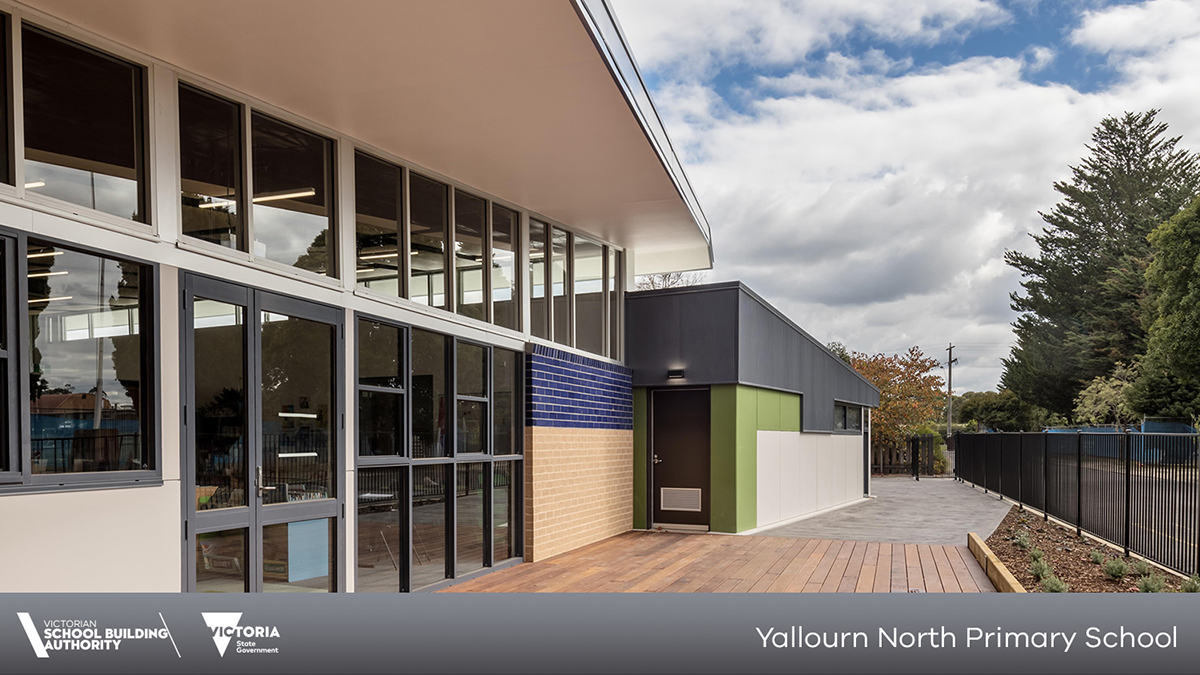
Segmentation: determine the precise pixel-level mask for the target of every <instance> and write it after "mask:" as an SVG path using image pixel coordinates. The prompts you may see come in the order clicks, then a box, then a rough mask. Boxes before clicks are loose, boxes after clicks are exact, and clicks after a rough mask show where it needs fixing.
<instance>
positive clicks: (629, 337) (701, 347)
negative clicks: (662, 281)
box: [625, 284, 739, 387]
mask: <svg viewBox="0 0 1200 675" xmlns="http://www.w3.org/2000/svg"><path fill="white" fill-rule="evenodd" d="M738 297H739V292H738V287H737V285H732V286H730V285H728V284H710V285H707V286H692V287H688V288H672V289H664V290H661V291H639V292H636V293H628V294H626V301H625V330H626V333H625V363H626V365H627V366H628V367H630V368H631V369H633V386H635V387H662V386H674V385H679V386H696V385H699V384H732V383H735V382H737V334H738V329H737V326H738ZM674 369H682V370H683V371H684V378H683V379H676V380H669V379H667V371H668V370H674Z"/></svg>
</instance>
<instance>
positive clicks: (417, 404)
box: [411, 328, 451, 459]
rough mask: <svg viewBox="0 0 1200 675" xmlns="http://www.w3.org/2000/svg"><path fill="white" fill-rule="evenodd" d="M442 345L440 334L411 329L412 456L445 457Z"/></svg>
mask: <svg viewBox="0 0 1200 675" xmlns="http://www.w3.org/2000/svg"><path fill="white" fill-rule="evenodd" d="M446 342H447V339H446V337H445V336H443V335H439V334H437V333H430V332H429V331H424V330H420V329H417V328H414V329H413V330H412V384H411V387H412V392H411V396H412V427H413V428H412V456H413V457H415V458H418V459H421V458H426V457H446V456H447V455H448V454H449V452H448V449H447V447H446V441H447V436H446V431H447V426H446V425H447V415H448V414H449V413H450V412H451V411H450V410H448V409H447V403H448V401H447V396H448V392H447V390H446V361H447V359H446V352H447V349H446Z"/></svg>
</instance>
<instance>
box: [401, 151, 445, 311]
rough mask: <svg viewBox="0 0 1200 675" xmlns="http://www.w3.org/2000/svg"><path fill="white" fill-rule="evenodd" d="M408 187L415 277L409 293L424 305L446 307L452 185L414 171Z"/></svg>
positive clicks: (411, 256) (411, 260) (410, 259)
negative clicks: (447, 235)
mask: <svg viewBox="0 0 1200 675" xmlns="http://www.w3.org/2000/svg"><path fill="white" fill-rule="evenodd" d="M408 189H409V192H410V194H411V200H412V203H411V205H410V206H409V216H410V220H411V225H410V228H411V229H410V240H411V248H412V250H411V251H409V264H410V265H411V266H412V281H411V284H410V286H409V292H408V297H409V298H411V299H412V300H414V301H416V302H419V303H421V304H423V305H429V306H430V307H440V308H442V309H445V308H446V223H447V220H448V211H449V206H448V201H447V200H448V199H449V197H448V196H447V195H448V194H449V188H447V187H446V186H445V185H443V184H441V183H438V182H436V181H432V180H429V179H428V178H425V177H424V176H420V175H418V174H415V173H410V174H409V176H408Z"/></svg>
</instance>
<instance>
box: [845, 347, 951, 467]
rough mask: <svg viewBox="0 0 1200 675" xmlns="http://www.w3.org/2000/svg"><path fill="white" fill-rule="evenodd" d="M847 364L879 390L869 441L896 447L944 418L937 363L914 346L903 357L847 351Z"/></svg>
mask: <svg viewBox="0 0 1200 675" xmlns="http://www.w3.org/2000/svg"><path fill="white" fill-rule="evenodd" d="M849 357H850V359H849V360H850V365H851V366H853V367H854V369H855V370H857V371H858V372H859V373H860V374H861V375H862V376H863V377H865V378H867V379H868V380H870V381H871V384H873V385H875V386H876V387H878V388H879V408H878V409H876V410H873V411H871V440H872V443H873V444H874V445H875V446H876V447H884V448H897V447H900V446H901V444H903V442H904V440H905V439H906V438H908V436H910V435H912V433H913V432H914V431H915V429H916V428H917V427H919V426H922V425H926V424H930V423H936V422H938V421H939V420H942V419H944V417H943V415H944V411H945V405H946V394H945V385H946V383H945V381H944V380H942V378H941V376H940V375H936V374H933V372H932V371H933V370H934V369H935V368H937V367H938V366H939V365H941V364H940V362H939V361H938V360H937V359H935V358H931V357H928V356H925V354H924V353H923V352H922V351H921V350H920V349H919V348H917V347H910V348H909V350H908V351H907V352H905V353H903V354H892V355H887V354H875V355H868V354H864V353H862V352H850V354H849Z"/></svg>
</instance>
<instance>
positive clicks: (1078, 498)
mask: <svg viewBox="0 0 1200 675" xmlns="http://www.w3.org/2000/svg"><path fill="white" fill-rule="evenodd" d="M1075 536H1077V537H1082V536H1083V432H1082V431H1076V432H1075Z"/></svg>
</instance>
